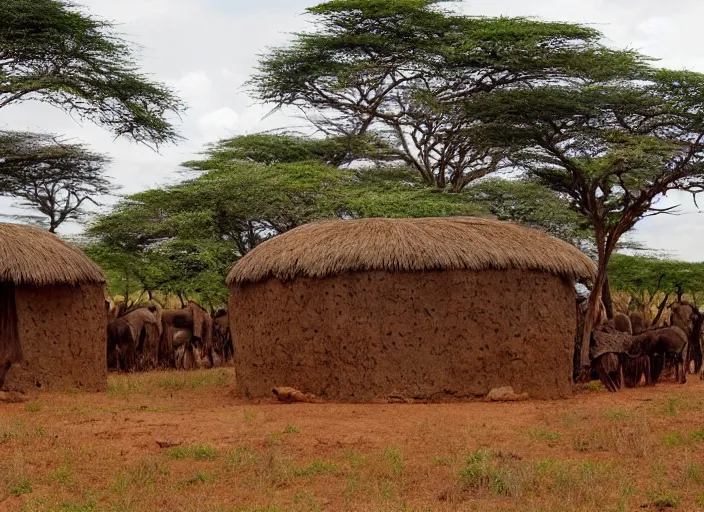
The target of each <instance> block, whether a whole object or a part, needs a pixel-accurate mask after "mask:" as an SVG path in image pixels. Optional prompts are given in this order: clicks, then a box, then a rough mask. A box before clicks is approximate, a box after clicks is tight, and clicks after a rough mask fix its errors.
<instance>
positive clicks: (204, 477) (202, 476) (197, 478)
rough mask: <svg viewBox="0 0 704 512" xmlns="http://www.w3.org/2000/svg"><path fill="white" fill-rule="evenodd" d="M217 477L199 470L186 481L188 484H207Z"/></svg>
mask: <svg viewBox="0 0 704 512" xmlns="http://www.w3.org/2000/svg"><path fill="white" fill-rule="evenodd" d="M214 479H215V477H213V476H212V475H210V474H208V473H203V472H200V471H199V472H198V473H196V474H195V475H194V476H192V477H191V478H189V479H188V480H186V481H185V482H184V483H185V484H186V485H196V484H205V483H208V482H210V481H212V480H214Z"/></svg>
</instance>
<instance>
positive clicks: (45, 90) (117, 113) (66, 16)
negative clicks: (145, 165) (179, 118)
mask: <svg viewBox="0 0 704 512" xmlns="http://www.w3.org/2000/svg"><path fill="white" fill-rule="evenodd" d="M0 62H1V63H2V64H0V108H2V107H4V106H7V105H10V104H12V103H18V102H21V101H25V100H28V99H37V100H40V101H44V102H47V103H50V104H52V105H55V106H57V107H59V108H62V109H64V110H66V111H67V112H70V113H71V114H73V115H76V116H78V117H80V118H85V119H89V120H91V121H95V122H97V123H98V124H100V125H103V126H106V127H108V128H109V129H110V130H112V131H113V132H114V133H115V134H116V135H118V136H119V135H125V136H129V137H131V138H132V139H134V140H136V141H138V142H143V143H146V144H155V145H159V144H162V143H167V142H172V141H175V140H177V139H178V135H177V134H176V131H175V129H174V127H173V125H172V124H171V122H170V121H169V120H168V114H169V113H173V114H178V113H179V112H181V111H182V110H183V106H182V104H181V102H180V101H179V100H178V99H177V98H176V96H175V95H174V94H173V92H172V91H171V90H170V89H168V88H167V87H165V86H164V85H162V84H158V83H155V82H152V81H151V80H149V79H148V78H147V77H146V76H144V75H142V74H140V73H139V72H138V70H137V67H136V64H135V60H134V57H133V51H132V48H131V47H130V46H129V45H128V44H127V43H125V42H124V41H122V40H121V39H119V38H118V37H117V36H116V35H115V33H114V31H113V26H112V25H111V24H110V23H108V22H106V21H101V20H98V19H95V18H92V17H90V16H88V15H86V14H84V13H82V12H81V11H80V10H79V9H78V8H76V7H75V6H74V5H73V4H72V3H69V2H67V1H64V0H3V1H2V2H1V3H0Z"/></svg>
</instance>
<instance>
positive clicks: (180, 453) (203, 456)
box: [166, 444, 218, 460]
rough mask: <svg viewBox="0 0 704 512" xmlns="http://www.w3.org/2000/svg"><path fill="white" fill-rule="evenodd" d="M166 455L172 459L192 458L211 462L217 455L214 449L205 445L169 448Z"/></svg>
mask: <svg viewBox="0 0 704 512" xmlns="http://www.w3.org/2000/svg"><path fill="white" fill-rule="evenodd" d="M166 453H167V454H168V455H169V457H173V458H174V459H188V458H192V459H193V460H213V459H215V458H216V457H217V455H218V452H217V450H216V449H215V448H213V447H212V446H208V445H206V444H199V445H195V446H176V447H174V448H171V449H170V450H169V451H168V452H166Z"/></svg>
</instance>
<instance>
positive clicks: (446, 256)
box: [227, 217, 596, 285]
mask: <svg viewBox="0 0 704 512" xmlns="http://www.w3.org/2000/svg"><path fill="white" fill-rule="evenodd" d="M509 268H517V269H524V270H540V271H544V272H550V273H552V274H557V275H561V276H565V277H568V278H571V279H576V278H587V277H593V276H594V274H595V272H596V267H595V266H594V263H593V262H592V261H591V260H590V259H589V258H588V257H587V256H586V255H585V254H583V253H582V252H581V251H579V250H578V249H577V248H575V247H573V246H571V245H570V244H568V243H565V242H563V241H561V240H558V239H557V238H553V237H551V236H549V235H547V234H545V233H543V232H541V231H538V230H535V229H528V228H524V227H521V226H518V225H516V224H511V223H507V222H500V221H496V220H489V219H480V218H473V217H450V218H426V219H359V220H346V221H325V222H317V223H313V224H308V225H306V226H301V227H299V228H296V229H293V230H291V231H289V232H287V233H284V234H282V235H279V236H276V237H274V238H272V239H271V240H268V241H266V242H264V243H263V244H261V245H260V246H259V247H257V248H256V249H254V250H252V251H251V252H250V253H248V254H247V255H246V256H244V257H243V258H242V259H241V260H239V261H238V262H237V263H236V264H235V265H234V266H233V267H232V269H231V270H230V273H229V275H228V277H227V283H228V284H229V285H239V284H243V283H247V282H257V281H263V280H265V279H267V278H269V277H276V278H278V279H280V280H282V281H286V280H289V279H293V278H295V277H299V276H300V277H315V278H321V277H327V276H332V275H337V274H341V273H343V272H349V271H366V270H388V271H401V272H412V271H424V270H487V269H509Z"/></svg>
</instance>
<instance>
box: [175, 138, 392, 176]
mask: <svg viewBox="0 0 704 512" xmlns="http://www.w3.org/2000/svg"><path fill="white" fill-rule="evenodd" d="M205 154H206V155H207V157H208V158H207V159H206V160H202V161H194V162H187V163H186V164H185V165H186V166H188V167H191V168H194V169H200V170H213V169H218V168H219V166H221V165H222V164H224V163H225V164H226V163H227V162H231V161H233V160H243V161H249V162H257V163H262V164H266V165H272V164H286V163H295V162H308V161H319V162H321V163H324V164H329V165H332V166H335V167H338V166H340V165H343V164H345V163H350V162H352V161H355V160H369V161H373V162H377V163H383V162H389V161H394V160H398V159H399V155H398V153H397V152H396V151H395V150H394V149H393V148H391V147H389V146H388V145H387V144H386V143H385V142H384V141H383V140H382V139H380V138H378V137H375V136H373V135H370V134H367V135H363V136H338V137H324V138H312V137H304V136H301V135H297V134H293V133H278V134H272V133H255V134H251V135H242V136H239V137H234V138H232V139H225V140H221V141H219V142H217V143H215V144H212V145H211V146H210V147H209V148H208V150H207V151H206V153H205Z"/></svg>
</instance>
